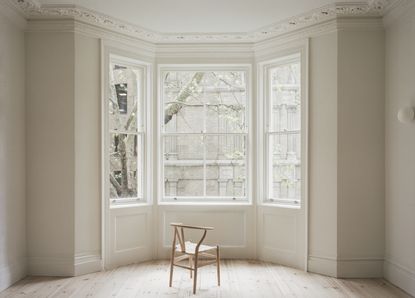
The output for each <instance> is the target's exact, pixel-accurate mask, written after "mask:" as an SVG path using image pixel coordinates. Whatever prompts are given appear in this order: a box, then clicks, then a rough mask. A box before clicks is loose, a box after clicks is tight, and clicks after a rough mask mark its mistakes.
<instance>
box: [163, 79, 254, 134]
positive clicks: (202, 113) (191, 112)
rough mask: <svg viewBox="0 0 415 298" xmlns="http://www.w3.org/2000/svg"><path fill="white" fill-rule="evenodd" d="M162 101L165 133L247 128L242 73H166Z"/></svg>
mask: <svg viewBox="0 0 415 298" xmlns="http://www.w3.org/2000/svg"><path fill="white" fill-rule="evenodd" d="M163 100H164V115H163V122H164V125H165V128H164V130H165V132H180V133H185V132H196V133H199V132H202V131H205V128H206V131H207V132H241V131H245V130H246V124H245V110H246V101H247V99H246V82H245V72H242V71H234V72H232V71H219V72H217V71H169V72H165V73H164V76H163Z"/></svg>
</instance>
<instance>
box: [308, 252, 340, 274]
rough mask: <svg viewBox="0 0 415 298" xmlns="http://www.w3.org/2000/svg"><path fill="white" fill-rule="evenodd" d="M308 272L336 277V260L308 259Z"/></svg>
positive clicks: (324, 258) (328, 258) (325, 258)
mask: <svg viewBox="0 0 415 298" xmlns="http://www.w3.org/2000/svg"><path fill="white" fill-rule="evenodd" d="M307 268H308V271H309V272H313V273H318V274H322V275H326V276H331V277H337V260H336V259H335V258H331V257H318V256H309V257H308V267H307Z"/></svg>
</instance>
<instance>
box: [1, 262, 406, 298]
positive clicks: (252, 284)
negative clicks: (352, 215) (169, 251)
mask: <svg viewBox="0 0 415 298" xmlns="http://www.w3.org/2000/svg"><path fill="white" fill-rule="evenodd" d="M221 265H222V266H221V269H222V270H221V271H222V272H221V273H222V274H221V278H222V280H221V286H220V287H218V286H217V285H216V271H215V270H216V269H215V266H207V267H203V268H201V269H200V272H199V273H200V274H198V290H197V295H196V296H194V295H193V294H192V280H191V279H190V277H189V271H188V270H183V269H181V268H175V271H174V276H173V287H172V288H169V287H168V277H169V262H168V261H153V262H147V263H141V264H133V265H128V266H123V267H120V268H117V269H114V270H109V271H104V272H98V273H92V274H87V275H83V276H78V277H71V278H59V277H27V278H25V279H23V280H21V281H19V282H18V283H16V284H15V285H13V286H12V287H10V288H8V289H7V290H5V291H3V292H1V293H0V298H6V297H26V298H27V297H30V298H46V297H58V298H61V297H62V298H64V297H76V298H78V297H118V298H133V297H203V298H211V297H212V298H213V297H223V298H228V297H235V298H245V297H246V298H253V297H264V298H267V297H318V298H324V297H373V298H383V297H385V298H386V297H387V298H390V297H411V296H409V295H407V294H406V293H404V292H403V291H401V290H400V289H398V288H396V287H394V286H392V285H390V284H389V283H387V282H385V281H384V280H382V279H335V278H330V277H326V276H322V275H318V274H312V273H305V272H302V271H299V270H296V269H292V268H289V267H284V266H280V265H275V264H270V263H263V262H257V261H242V260H241V261H239V260H224V261H222V263H221Z"/></svg>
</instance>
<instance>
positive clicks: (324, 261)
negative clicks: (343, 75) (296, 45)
mask: <svg viewBox="0 0 415 298" xmlns="http://www.w3.org/2000/svg"><path fill="white" fill-rule="evenodd" d="M337 51H338V49H337V33H336V32H335V33H330V34H325V35H322V36H319V37H316V38H312V39H311V40H310V91H309V94H310V99H309V102H310V107H309V110H310V111H309V114H310V122H309V125H310V127H309V131H310V136H309V151H310V152H309V163H310V165H309V179H310V181H309V236H308V239H309V249H308V251H309V264H308V265H309V270H310V271H312V272H318V273H322V274H326V275H331V276H336V274H337V273H336V272H337V263H336V259H337Z"/></svg>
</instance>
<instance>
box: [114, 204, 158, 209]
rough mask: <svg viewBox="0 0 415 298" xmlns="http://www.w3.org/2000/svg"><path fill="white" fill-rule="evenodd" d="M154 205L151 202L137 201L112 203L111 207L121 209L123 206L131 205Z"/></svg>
mask: <svg viewBox="0 0 415 298" xmlns="http://www.w3.org/2000/svg"><path fill="white" fill-rule="evenodd" d="M150 206H152V204H151V203H149V202H135V203H111V204H110V206H109V207H110V209H121V208H131V207H150Z"/></svg>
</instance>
